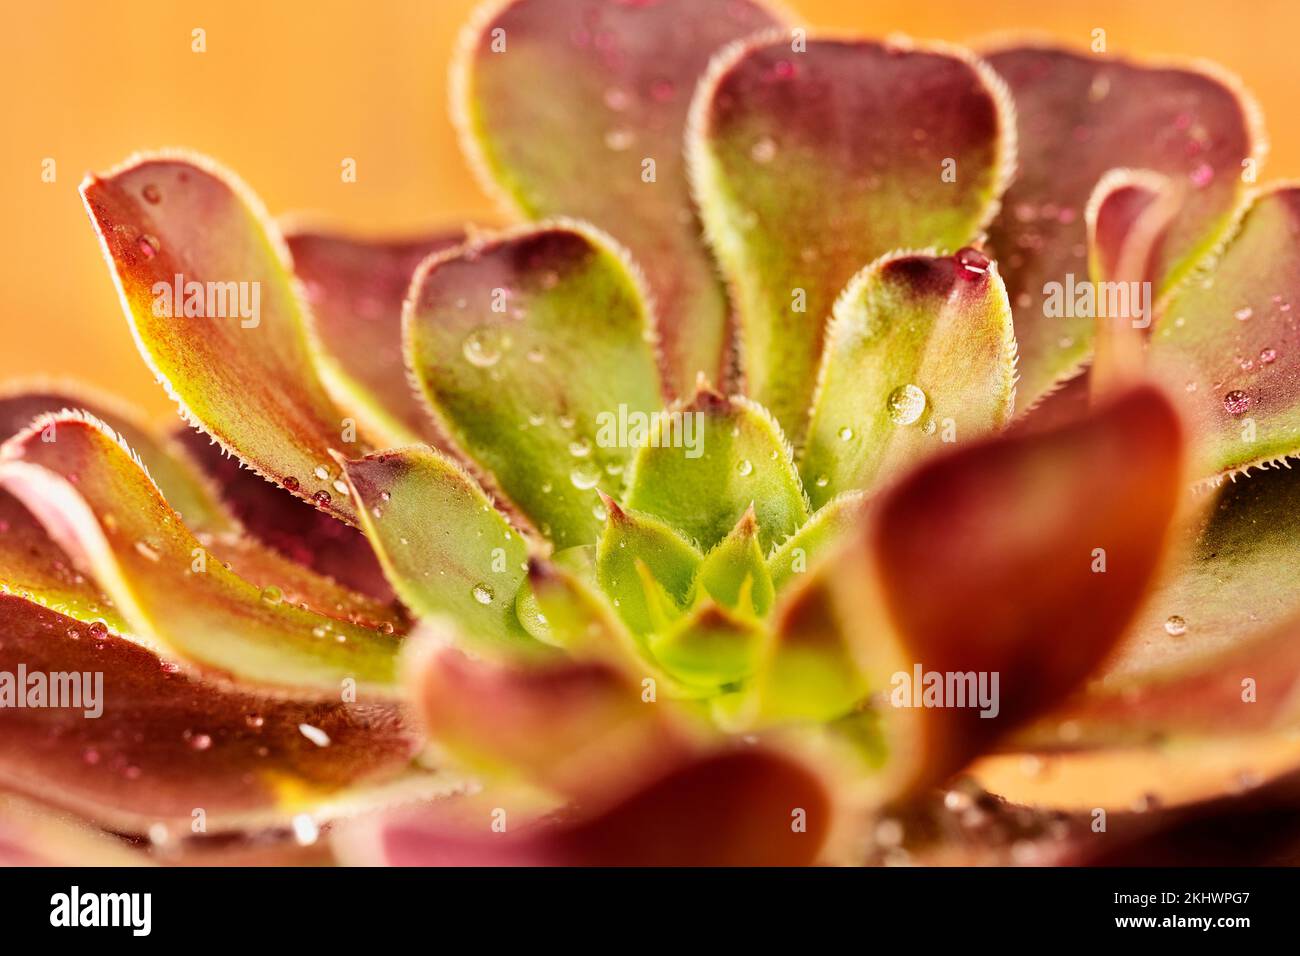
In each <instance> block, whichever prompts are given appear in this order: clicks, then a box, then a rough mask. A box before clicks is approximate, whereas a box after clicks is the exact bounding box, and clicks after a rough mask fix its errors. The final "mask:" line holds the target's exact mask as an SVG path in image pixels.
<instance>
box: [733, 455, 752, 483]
mask: <svg viewBox="0 0 1300 956" xmlns="http://www.w3.org/2000/svg"><path fill="white" fill-rule="evenodd" d="M753 471H754V463H753V462H752V461H750V460H749V459H748V458H742V459H740V461H738V462H736V474H738V475H740V476H741V477H742V478H743V477H745V476H746V475H749V474H752V473H753Z"/></svg>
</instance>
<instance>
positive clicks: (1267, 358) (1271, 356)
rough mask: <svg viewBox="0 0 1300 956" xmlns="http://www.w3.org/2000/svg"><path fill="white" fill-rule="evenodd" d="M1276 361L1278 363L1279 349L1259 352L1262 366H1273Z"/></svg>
mask: <svg viewBox="0 0 1300 956" xmlns="http://www.w3.org/2000/svg"><path fill="white" fill-rule="evenodd" d="M1276 361H1277V349H1260V350H1259V364H1260V365H1272V364H1273V363H1274V362H1276Z"/></svg>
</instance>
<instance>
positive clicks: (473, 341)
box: [461, 329, 501, 368]
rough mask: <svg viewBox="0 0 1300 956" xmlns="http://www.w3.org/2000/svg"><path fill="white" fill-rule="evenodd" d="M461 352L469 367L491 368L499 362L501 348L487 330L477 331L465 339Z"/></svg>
mask: <svg viewBox="0 0 1300 956" xmlns="http://www.w3.org/2000/svg"><path fill="white" fill-rule="evenodd" d="M461 352H462V353H463V354H464V356H465V360H466V361H467V362H469V364H470V365H474V366H476V367H478V368H491V367H492V366H493V365H496V364H497V362H499V361H501V346H500V344H499V343H498V342H497V340H496V336H495V335H494V334H493V333H492V331H491V330H489V329H477V330H476V331H474V332H471V333H470V334H469V335H467V336H466V337H465V343H464V344H463V345H462V346H461Z"/></svg>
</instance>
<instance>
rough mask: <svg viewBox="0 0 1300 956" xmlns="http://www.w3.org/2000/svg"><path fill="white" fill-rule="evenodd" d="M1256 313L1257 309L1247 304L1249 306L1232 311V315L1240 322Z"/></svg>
mask: <svg viewBox="0 0 1300 956" xmlns="http://www.w3.org/2000/svg"><path fill="white" fill-rule="evenodd" d="M1254 314H1255V310H1254V309H1252V308H1251V307H1250V306H1248V305H1247V306H1243V307H1242V308H1240V309H1238V310H1237V311H1236V312H1234V313H1232V317H1233V318H1234V319H1236V320H1237V321H1238V322H1245V321H1246V320H1247V319H1249V318H1250V317H1251V316H1252V315H1254Z"/></svg>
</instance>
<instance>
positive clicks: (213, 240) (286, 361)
mask: <svg viewBox="0 0 1300 956" xmlns="http://www.w3.org/2000/svg"><path fill="white" fill-rule="evenodd" d="M81 194H82V198H83V199H84V200H85V203H86V209H87V210H88V211H89V212H90V217H91V220H92V221H93V223H94V225H95V230H96V232H97V233H98V234H99V239H100V244H101V246H102V247H103V251H104V256H105V258H106V259H107V260H108V264H109V268H110V269H111V270H112V272H113V277H114V279H115V281H116V282H117V287H118V291H119V293H120V295H121V298H122V305H123V308H124V309H125V311H126V317H127V320H128V322H130V324H131V330H132V332H133V333H134V335H135V339H136V343H137V345H139V347H140V351H141V352H142V353H143V354H144V357H145V361H147V362H148V363H149V367H150V368H151V369H152V370H153V372H154V374H155V375H156V376H157V377H158V380H159V381H160V382H161V383H162V385H163V387H164V388H166V389H167V392H168V394H169V395H171V396H172V397H173V398H174V399H176V401H177V403H178V404H179V405H180V408H181V412H182V414H183V415H184V416H185V418H186V419H187V420H189V421H190V422H192V423H193V424H195V425H197V426H199V427H200V428H202V429H203V430H204V431H206V432H208V433H209V434H210V435H212V436H213V437H214V438H215V439H216V440H217V441H218V442H220V444H221V446H222V447H223V448H224V449H225V450H226V451H228V452H232V453H234V454H237V455H238V456H239V457H240V458H241V459H242V460H243V462H244V463H245V464H246V465H248V466H249V467H251V468H253V469H254V470H256V471H257V472H258V473H259V474H261V475H263V476H264V477H266V478H268V479H269V480H271V481H274V482H277V483H279V484H280V485H281V486H282V487H284V488H286V489H288V490H289V491H291V492H292V493H293V494H295V495H298V496H299V497H301V498H304V499H307V500H310V501H313V502H314V503H315V504H316V506H317V507H318V508H321V509H322V510H325V511H328V512H329V513H330V514H332V515H334V516H335V517H338V518H340V519H342V520H344V521H347V522H349V523H355V521H356V514H355V512H353V510H352V503H351V501H350V500H349V499H348V497H347V495H346V493H344V492H341V491H340V490H339V489H338V487H337V486H335V484H334V482H335V481H337V480H338V475H337V473H336V472H334V471H333V469H332V465H331V460H330V453H331V451H332V450H338V451H341V452H343V453H344V454H346V455H347V456H348V457H351V458H355V457H357V456H358V455H360V454H361V453H362V452H363V451H364V450H365V449H364V448H363V447H362V445H361V443H360V442H359V440H358V438H357V436H356V435H355V430H356V429H355V422H354V421H353V420H352V419H350V418H348V417H347V415H345V414H344V413H343V412H342V411H340V410H339V409H338V408H337V407H336V406H335V405H334V403H333V401H332V400H331V399H330V397H329V395H328V393H327V392H326V390H325V386H324V385H323V384H322V383H321V381H320V379H319V378H318V377H317V375H316V372H315V367H314V365H313V361H314V356H313V354H312V349H311V345H310V343H309V341H308V335H307V327H306V313H305V310H304V307H303V305H302V303H301V302H300V301H299V300H298V295H297V292H296V289H295V286H294V280H293V276H292V274H291V273H290V271H289V256H288V251H287V249H285V247H284V242H283V240H282V239H281V238H280V235H279V232H278V231H277V230H276V228H275V226H274V225H273V224H272V223H271V222H270V221H269V220H268V219H267V217H266V212H265V210H264V209H263V208H262V206H261V203H259V202H258V201H257V199H256V198H255V197H254V196H253V194H252V193H251V192H250V191H249V189H248V187H246V186H245V185H243V183H241V182H239V181H238V180H237V179H235V177H234V176H232V175H231V174H229V173H227V172H224V171H222V170H220V169H219V168H218V167H217V166H216V165H215V164H214V163H212V162H211V161H210V160H206V159H202V158H200V157H198V156H188V157H187V156H181V155H171V154H161V155H153V156H142V157H139V158H136V159H132V160H131V161H129V162H128V163H127V164H126V165H124V166H121V167H119V168H117V169H115V170H113V171H112V172H110V173H107V174H106V175H104V176H91V177H89V178H87V179H86V181H85V182H83V183H82V185H81ZM178 276H179V277H181V278H180V279H179V280H178V279H177V277H178ZM178 281H179V282H180V283H181V291H182V296H181V297H180V299H181V301H177V296H176V295H175V290H176V286H177V283H178ZM199 293H202V295H200V294H199ZM191 306H193V307H194V310H195V311H197V312H198V313H199V314H194V312H192V311H190V307H191ZM254 306H256V307H254ZM322 476H323V477H322Z"/></svg>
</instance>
